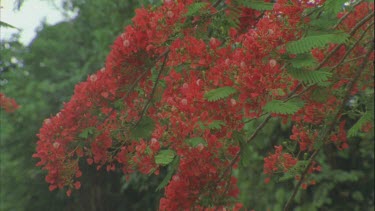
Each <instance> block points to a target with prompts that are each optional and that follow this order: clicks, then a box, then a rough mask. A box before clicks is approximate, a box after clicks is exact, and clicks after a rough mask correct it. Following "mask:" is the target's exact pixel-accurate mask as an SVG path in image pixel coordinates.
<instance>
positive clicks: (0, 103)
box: [0, 93, 20, 113]
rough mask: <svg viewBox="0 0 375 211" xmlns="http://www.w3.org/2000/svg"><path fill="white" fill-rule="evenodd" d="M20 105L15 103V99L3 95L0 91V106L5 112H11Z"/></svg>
mask: <svg viewBox="0 0 375 211" xmlns="http://www.w3.org/2000/svg"><path fill="white" fill-rule="evenodd" d="M19 107H20V106H19V105H18V104H17V102H16V100H15V99H13V98H9V97H7V96H5V94H3V93H0V108H2V109H4V110H5V112H8V113H12V112H15V111H16V110H17V109H18V108H19Z"/></svg>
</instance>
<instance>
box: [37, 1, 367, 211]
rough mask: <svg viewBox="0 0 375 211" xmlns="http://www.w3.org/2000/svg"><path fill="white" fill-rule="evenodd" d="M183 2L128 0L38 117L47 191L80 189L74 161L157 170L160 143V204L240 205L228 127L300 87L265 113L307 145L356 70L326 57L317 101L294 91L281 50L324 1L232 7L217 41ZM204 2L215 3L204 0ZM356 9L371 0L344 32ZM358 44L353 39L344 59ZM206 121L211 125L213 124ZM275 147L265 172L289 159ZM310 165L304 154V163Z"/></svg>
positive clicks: (341, 133)
mask: <svg viewBox="0 0 375 211" xmlns="http://www.w3.org/2000/svg"><path fill="white" fill-rule="evenodd" d="M193 2H194V1H192V0H185V1H164V4H163V5H161V6H160V7H157V8H153V9H151V8H141V9H138V10H136V16H135V17H134V18H133V24H132V25H130V26H127V27H126V28H125V31H124V32H123V33H122V34H121V35H120V36H119V37H118V38H117V39H116V40H115V41H114V44H113V46H112V50H111V52H110V54H109V55H108V57H107V60H106V63H105V67H104V68H102V69H101V70H99V71H98V72H96V73H95V74H93V75H90V76H88V78H87V80H86V81H85V82H82V83H79V84H78V85H77V86H76V88H75V92H74V95H73V96H72V98H71V100H70V101H69V102H67V103H66V104H64V108H63V109H62V110H61V111H60V112H59V113H58V114H57V115H56V116H53V117H50V118H49V119H46V120H45V121H44V124H43V126H42V128H41V129H40V132H39V134H38V137H39V141H38V143H37V152H36V153H35V154H34V157H36V158H39V159H40V161H39V162H38V164H37V165H38V166H43V169H45V170H47V171H48V175H47V176H46V181H47V182H48V183H49V184H50V187H49V188H50V190H51V191H52V190H54V189H56V188H63V187H64V186H67V187H68V191H67V192H66V193H67V195H70V194H71V191H72V190H73V189H79V188H80V186H81V183H80V182H79V181H77V179H78V178H80V176H81V175H82V172H81V170H80V164H81V163H87V164H88V165H95V166H96V167H97V169H100V168H102V167H104V168H105V169H106V170H107V171H115V170H116V169H117V168H119V169H121V170H122V172H123V173H124V174H129V173H132V172H134V171H139V172H141V173H143V174H152V173H153V174H156V175H157V174H159V170H160V168H161V167H162V166H163V163H160V162H156V157H157V155H158V154H159V153H160V152H162V150H165V149H168V150H171V151H173V152H174V153H175V155H174V156H175V157H176V158H174V159H177V158H178V164H177V167H176V169H175V174H174V175H173V177H172V179H171V181H170V182H169V183H168V185H167V186H166V187H165V190H164V191H165V192H164V193H165V194H164V197H163V198H162V199H161V200H160V210H181V209H182V210H188V209H190V208H195V209H196V210H207V209H206V208H209V209H210V208H212V207H209V206H208V205H207V204H205V203H204V202H205V201H211V202H213V204H217V205H218V206H217V207H216V208H215V210H220V209H222V210H225V208H230V209H233V210H238V209H240V208H241V206H242V205H241V204H236V203H233V201H229V200H227V198H234V199H235V198H236V197H237V196H238V194H239V192H238V188H237V186H236V178H235V177H233V176H231V174H229V173H228V168H231V167H232V166H229V165H233V167H234V168H235V167H236V162H235V163H234V164H230V163H231V160H232V159H234V158H236V155H237V154H238V153H239V152H240V145H239V143H238V141H236V140H235V138H234V137H233V134H234V133H235V134H243V129H244V126H245V123H244V120H248V119H252V118H259V117H260V116H262V115H264V111H263V108H264V106H265V105H266V104H267V103H268V102H270V101H272V100H285V99H286V98H287V97H288V95H289V93H291V92H295V94H300V95H301V96H300V98H301V100H303V101H304V102H305V104H304V107H303V108H301V109H300V110H299V111H297V112H296V113H294V114H290V115H285V114H283V115H282V114H275V113H274V114H272V116H273V117H278V116H279V117H281V118H283V120H284V121H290V122H291V123H292V124H293V128H292V134H291V136H290V139H291V140H294V141H297V142H298V144H299V149H300V151H306V152H310V151H312V150H314V143H315V141H316V140H317V139H318V136H319V131H320V129H322V125H324V123H325V121H326V120H327V116H329V115H333V114H334V112H335V111H336V108H337V107H338V106H339V105H340V104H342V99H341V98H340V91H342V89H343V85H345V83H347V80H348V78H352V77H353V76H354V74H355V71H354V70H353V69H354V68H353V64H350V63H348V64H345V65H342V66H340V68H335V69H334V70H333V72H332V74H333V75H335V77H332V78H331V79H330V82H331V84H332V85H331V87H329V88H326V89H324V88H320V89H322V90H323V91H326V92H327V95H328V96H329V99H327V100H324V101H322V100H317V99H315V98H314V97H313V92H314V89H311V90H310V91H307V92H304V91H303V86H302V88H300V87H301V86H299V85H298V84H299V81H298V80H297V79H294V78H293V77H292V76H291V75H290V74H287V73H288V70H287V68H286V63H287V60H288V59H290V58H293V57H295V55H289V54H288V53H287V51H286V45H287V43H288V42H290V41H294V40H298V39H300V38H301V36H303V30H304V29H303V26H304V24H308V23H309V19H308V18H301V17H303V12H304V11H305V9H307V8H311V7H314V6H319V5H321V4H323V3H324V1H315V3H311V1H308V0H303V1H301V0H292V1H289V0H288V1H287V0H279V1H277V3H276V4H275V5H274V9H273V10H270V11H266V12H259V11H255V10H253V9H249V8H241V10H240V11H242V12H241V17H240V26H239V28H238V29H235V28H231V29H229V30H228V35H229V38H228V40H222V39H220V38H218V37H210V38H209V39H202V38H201V37H200V36H198V35H199V33H201V32H202V31H203V32H207V29H208V25H209V22H210V21H209V20H205V19H204V18H201V17H194V18H192V19H189V18H187V17H186V16H185V14H186V12H187V11H188V7H189V5H191V4H192V3H193ZM226 4H231V1H226ZM205 10H207V12H208V13H211V14H214V13H216V12H219V11H217V10H216V9H215V8H213V7H212V5H211V4H210V3H209V1H207V8H206V9H205ZM365 10H373V4H369V3H363V4H361V6H359V7H357V8H356V11H355V12H354V13H353V14H351V15H350V16H349V17H348V18H347V19H346V21H344V22H343V23H342V24H341V25H340V29H342V30H344V31H346V32H348V31H350V29H351V28H352V27H353V23H356V22H358V20H360V19H361V18H363V17H364V16H365V13H364V11H365ZM226 12H227V15H230V14H229V13H230V11H226ZM352 22H353V23H352ZM184 24H187V25H192V26H191V27H186V28H184V27H182V26H183V25H184ZM207 33H208V32H207ZM336 46H337V45H334V44H332V45H330V46H328V47H327V48H319V49H313V50H312V55H313V56H314V57H315V59H316V61H317V62H321V61H322V60H324V58H325V57H326V55H327V54H328V53H329V52H330V51H331V50H332V49H334V48H335V47H336ZM346 50H347V49H346V48H345V47H342V48H341V49H340V50H339V51H337V52H336V55H335V56H332V57H331V59H330V60H329V61H328V62H327V63H326V64H325V66H333V65H335V64H336V63H337V61H339V60H340V58H342V57H343V56H344V55H345V52H346ZM364 52H365V50H364V46H360V45H358V47H357V48H355V50H353V52H352V53H351V55H350V58H356V57H358V56H360V55H362V54H363V53H364ZM285 58H287V59H285ZM372 58H373V57H372ZM359 64H360V63H359ZM312 71H314V70H312ZM370 75H371V73H365V74H364V75H363V77H367V78H369V76H370ZM371 86H372V85H371ZM223 87H231V88H233V89H234V90H235V91H234V93H232V94H230V96H228V97H226V98H222V99H218V100H207V99H206V97H205V96H206V94H207V93H208V92H210V91H212V90H217V89H218V88H223ZM362 88H363V87H362ZM328 90H329V91H328ZM357 90H358V89H355V90H353V93H352V94H355V93H356V91H357ZM150 98H153V99H152V101H151V100H150ZM146 120H147V121H148V120H149V121H152V122H153V131H152V132H151V133H150V137H148V138H137V137H134V133H135V131H136V130H138V126H139V125H142V124H143V121H146ZM214 124H220V127H219V129H218V126H215V127H213V126H212V125H214ZM344 126H345V121H341V124H340V125H339V127H337V128H334V131H333V132H332V133H331V134H330V138H329V140H328V141H329V143H332V142H333V143H334V144H336V146H337V147H338V148H339V149H343V148H346V147H348V145H347V142H346V133H345V128H344ZM368 127H369V126H366V128H368ZM245 138H247V137H245ZM191 140H198V141H199V143H197V144H192V143H189V141H191ZM275 149H276V151H275V153H274V154H271V155H269V156H268V157H266V158H265V159H264V161H265V163H264V173H265V174H268V175H271V174H274V173H276V172H288V170H289V169H291V168H292V167H293V166H295V165H296V163H297V162H298V160H299V159H300V158H299V157H295V156H293V154H292V153H288V152H285V151H283V147H281V146H277V147H275ZM80 160H83V161H85V162H80ZM318 168H319V167H318V166H317V165H315V164H314V165H312V167H311V170H310V169H309V173H312V172H313V171H317V169H318ZM268 180H269V179H267V181H268ZM83 185H84V184H83ZM306 187H307V186H306ZM212 209H213V208H212Z"/></svg>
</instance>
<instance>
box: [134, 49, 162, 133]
mask: <svg viewBox="0 0 375 211" xmlns="http://www.w3.org/2000/svg"><path fill="white" fill-rule="evenodd" d="M168 53H169V50H168V51H166V53H165V54H164V55H163V56H164V61H163V64H162V65H161V68H160V71H159V73H158V76H157V78H156V81H155V84H154V87H153V88H152V91H151V94H150V98H149V99H148V100H147V103H146V105H145V106H144V107H143V110H142V112H141V115H140V117H139V119H138V121H137V123H136V124H135V125H134V127H135V126H137V125H138V124H139V122H141V120H142V118H143V116H144V115H145V113H146V111H147V109H148V105H149V104H150V103H151V101H152V98H153V97H154V95H155V91H156V88H157V86H158V83H159V80H160V76H161V73H162V72H163V70H164V67H165V64H166V62H167V57H168Z"/></svg>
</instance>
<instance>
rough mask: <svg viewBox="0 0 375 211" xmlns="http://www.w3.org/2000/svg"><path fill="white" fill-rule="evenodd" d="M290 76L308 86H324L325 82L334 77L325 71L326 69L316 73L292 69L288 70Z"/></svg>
mask: <svg viewBox="0 0 375 211" xmlns="http://www.w3.org/2000/svg"><path fill="white" fill-rule="evenodd" d="M288 72H289V74H290V75H292V76H293V78H295V79H298V80H300V81H302V82H304V83H307V84H315V83H317V84H318V85H324V84H323V83H324V82H327V80H328V79H329V78H330V77H331V76H332V73H330V72H327V71H325V70H324V69H321V70H315V71H306V70H303V69H293V68H292V69H290V70H288Z"/></svg>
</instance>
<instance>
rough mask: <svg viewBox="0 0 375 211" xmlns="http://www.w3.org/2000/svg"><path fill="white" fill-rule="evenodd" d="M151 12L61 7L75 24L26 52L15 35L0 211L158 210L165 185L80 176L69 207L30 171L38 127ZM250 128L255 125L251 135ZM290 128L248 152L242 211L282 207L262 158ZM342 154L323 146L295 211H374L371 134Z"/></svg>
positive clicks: (282, 185) (8, 45)
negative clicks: (13, 107)
mask: <svg viewBox="0 0 375 211" xmlns="http://www.w3.org/2000/svg"><path fill="white" fill-rule="evenodd" d="M18 2H20V3H22V2H23V1H18ZM157 2H158V3H160V2H159V1H157ZM153 3H154V2H153V1H139V0H111V1H108V0H90V1H87V0H65V1H64V4H63V5H62V8H63V9H64V10H65V11H66V12H68V11H77V16H76V17H75V18H74V19H72V20H69V21H65V22H61V23H58V24H56V25H48V24H45V23H44V24H42V25H41V26H40V27H39V29H38V32H37V36H36V37H35V39H34V40H33V41H32V42H31V43H30V44H29V45H28V46H24V45H23V44H21V43H20V42H19V36H18V35H17V34H16V35H14V36H13V37H12V38H11V39H8V40H2V41H1V49H0V54H1V59H0V60H1V63H0V88H1V92H3V93H5V94H6V95H7V96H8V97H12V98H15V99H16V100H17V102H18V104H20V105H21V108H20V109H19V110H17V111H16V112H14V113H4V112H3V111H1V112H2V113H1V116H0V124H1V133H0V140H1V142H0V159H1V160H0V211H8V210H9V211H10V210H15V211H18V210H20V211H22V210H38V211H39V210H41V211H43V210H54V211H59V210H61V211H63V210H64V211H65V210H66V211H68V210H74V211H75V210H87V211H101V210H113V211H116V210H156V209H157V207H158V202H159V199H160V197H161V195H162V191H158V192H157V191H155V189H156V187H157V186H158V184H159V182H160V181H161V179H162V178H163V175H160V177H158V178H156V177H151V178H148V177H146V176H142V175H140V174H133V175H130V180H129V181H126V180H125V178H124V176H123V175H122V173H121V172H120V171H118V172H114V173H113V172H112V173H107V172H104V171H103V172H100V171H99V172H98V171H96V170H95V169H91V168H90V167H87V169H84V178H82V181H84V182H83V185H82V188H81V190H80V191H77V192H75V193H74V194H73V195H72V197H70V198H68V197H66V195H65V192H64V191H53V192H50V191H49V190H48V185H47V183H46V182H45V181H44V176H45V172H43V171H42V170H40V169H39V168H37V167H35V163H36V162H37V160H35V159H32V157H31V156H32V154H33V153H34V151H35V146H36V141H37V137H36V134H37V133H38V130H39V128H40V127H41V125H42V122H43V120H44V119H45V118H48V117H49V116H51V115H54V114H55V113H57V112H58V111H59V110H60V109H61V108H62V105H63V102H66V101H68V100H69V99H70V96H71V95H72V94H73V90H74V86H75V84H77V83H78V82H80V81H83V80H85V79H86V77H87V75H88V74H91V73H94V72H96V71H97V70H99V69H100V68H101V67H102V66H103V65H104V61H105V59H106V55H107V54H108V52H109V50H110V46H111V43H112V42H113V41H114V39H115V37H116V36H118V35H119V34H120V33H121V32H122V31H123V29H124V27H125V26H126V25H127V24H129V23H130V22H131V18H132V17H133V16H134V9H135V8H138V7H140V6H141V5H143V4H153ZM21 6H22V5H21ZM348 122H355V118H353V119H348ZM256 125H257V122H252V123H251V124H249V125H248V127H255V126H256ZM290 128H291V126H290V125H282V124H280V121H279V120H274V121H273V122H271V124H269V125H268V127H266V128H265V129H264V130H263V132H262V134H260V135H259V136H258V138H257V139H258V140H255V141H254V142H253V143H254V144H252V145H251V146H248V147H249V152H250V153H251V157H252V159H251V160H250V161H249V162H248V164H247V165H244V166H241V168H240V169H239V170H237V171H236V172H235V175H237V176H238V178H239V187H240V189H241V195H240V201H241V202H242V203H244V205H245V206H246V207H247V208H249V209H250V208H251V209H255V210H257V211H258V210H259V211H261V210H276V211H278V210H282V207H283V205H284V203H285V201H286V200H287V199H288V197H289V195H290V193H291V190H292V188H293V180H290V181H287V182H277V181H276V182H275V181H274V182H271V183H269V184H268V185H265V184H264V179H265V176H264V175H263V174H262V171H263V158H264V157H265V156H266V155H267V153H268V152H269V151H270V149H271V148H272V146H274V145H277V144H280V143H282V142H284V141H285V140H287V139H288V138H289V135H290ZM289 144H290V143H289ZM349 144H350V148H349V149H348V150H344V151H337V150H336V149H335V148H334V146H328V147H327V148H326V149H325V151H324V152H323V153H320V155H319V157H318V159H317V160H318V162H319V163H320V164H321V166H322V168H323V171H322V172H321V173H319V174H316V175H314V179H315V180H316V182H317V185H314V186H311V187H309V188H308V189H307V190H306V191H300V192H299V195H298V196H297V197H296V202H295V210H299V211H304V210H308V211H310V210H312V211H313V210H358V211H362V210H374V133H373V131H372V132H370V133H366V134H364V133H363V134H361V133H360V134H359V135H358V136H356V137H355V138H352V139H350V140H349Z"/></svg>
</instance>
